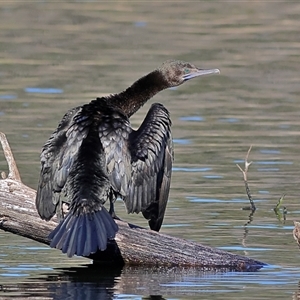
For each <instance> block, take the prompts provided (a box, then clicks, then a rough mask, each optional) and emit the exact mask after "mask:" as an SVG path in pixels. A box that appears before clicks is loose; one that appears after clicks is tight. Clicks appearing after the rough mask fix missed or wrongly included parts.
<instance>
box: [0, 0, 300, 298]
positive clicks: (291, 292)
mask: <svg viewBox="0 0 300 300" xmlns="http://www.w3.org/2000/svg"><path fill="white" fill-rule="evenodd" d="M299 15H300V4H299V3H297V2H271V1H269V2H267V1H265V2H261V3H260V2H252V1H249V2H240V3H238V2H225V1H222V2H221V1H219V2H217V1H207V2H204V1H193V2H189V1H182V2H171V1H165V2H152V3H151V2H144V1H143V2H133V1H118V2H117V1H115V2H102V3H93V2H81V3H75V2H68V3H60V2H52V3H51V2H50V1H35V2H29V1H27V2H25V1H24V2H21V1H18V2H17V1H16V2H11V1H6V2H4V1H3V2H1V3H0V130H1V131H3V132H5V133H6V134H7V137H8V139H9V141H10V143H11V146H12V148H13V151H14V154H15V158H16V160H17V163H18V166H19V169H20V173H21V176H22V179H23V181H24V183H26V184H27V185H29V186H31V187H33V188H35V187H36V185H37V180H38V174H39V152H40V149H41V147H42V145H43V144H44V142H45V141H46V140H47V139H48V137H49V135H50V133H51V132H52V131H53V130H54V129H55V127H56V126H57V123H58V122H59V120H60V119H61V117H62V115H63V114H64V112H66V111H67V110H68V109H70V108H71V107H74V106H77V105H79V104H82V103H86V102H88V101H89V100H91V99H93V98H95V97H96V96H101V95H107V94H109V93H114V92H119V91H121V90H123V89H125V88H126V87H127V86H129V85H130V84H131V83H132V82H133V81H134V80H136V79H138V78H139V77H141V76H142V75H144V74H145V73H147V72H149V71H152V70H153V69H154V68H156V67H158V66H159V65H160V64H161V63H162V62H163V61H165V60H167V59H170V58H175V59H181V60H187V61H190V62H193V63H194V64H196V65H197V66H199V67H203V68H219V69H220V70H221V75H219V76H214V77H207V78H203V79H199V80H198V81H197V80H194V81H192V82H189V83H187V84H185V85H183V86H180V87H178V88H176V89H170V90H167V91H164V92H162V93H160V94H159V95H157V96H156V97H155V98H154V100H152V101H150V102H149V103H148V104H147V105H145V107H144V108H143V109H141V110H140V111H139V112H138V113H137V114H136V115H135V116H134V117H133V118H132V123H133V125H134V126H138V125H139V124H140V122H141V121H142V119H143V117H144V115H145V113H146V111H147V110H148V109H149V105H150V104H151V103H153V101H155V102H162V103H163V104H164V105H166V106H167V107H168V109H169V110H170V112H171V116H172V120H173V136H174V138H175V164H174V173H173V178H172V179H173V180H172V187H171V192H170V200H169V204H168V208H167V213H166V217H165V222H164V226H163V227H162V232H164V233H166V234H170V235H173V236H178V237H182V238H186V239H190V240H194V241H197V242H200V243H203V244H206V245H210V246H214V247H219V248H221V249H225V250H227V251H230V252H233V253H238V254H242V255H246V256H249V257H251V258H254V259H258V260H260V261H264V262H266V263H268V264H269V266H268V267H266V268H264V269H262V270H260V271H258V272H255V273H226V272H219V273H215V272H209V271H205V272H204V271H200V270H194V269H149V268H131V267H126V268H124V269H123V270H118V269H111V268H108V269H106V268H102V269H99V267H98V268H97V267H95V266H93V265H92V264H91V263H90V261H88V260H85V259H81V258H73V259H67V258H66V256H64V255H62V254H60V253H59V251H56V250H52V249H49V248H48V247H46V246H44V245H41V244H38V243H35V242H32V241H30V240H27V239H24V238H21V237H18V236H15V235H12V234H9V233H5V232H0V298H1V299H6V298H10V297H14V298H18V297H19V298H22V299H23V298H26V297H29V298H32V299H141V298H143V299H200V298H201V299H206V298H213V299H271V298H272V299H300V291H299V280H300V269H299V264H300V259H299V257H300V253H299V249H298V247H297V245H296V243H295V241H294V240H293V236H292V229H293V220H299V219H300V205H299V162H300V158H299V154H298V153H299V126H300V118H299V115H300V114H299V94H300V85H299V77H300V75H299V74H300V40H299V28H300V18H299ZM250 145H253V148H252V151H251V154H250V158H249V160H253V164H252V165H251V167H250V170H249V174H248V178H249V185H250V189H251V192H252V195H253V198H254V200H255V204H256V206H257V211H256V213H255V214H254V216H253V220H252V222H251V223H250V224H247V225H246V226H245V224H246V223H247V222H248V221H249V219H248V216H249V214H250V212H249V211H247V210H242V208H243V207H245V206H248V205H249V201H248V199H247V196H246V194H245V189H244V183H243V179H242V174H241V172H240V171H239V170H238V168H237V167H236V163H239V164H241V165H243V159H244V158H245V155H246V152H247V150H248V148H249V146H250ZM0 169H1V170H5V169H6V163H5V161H4V158H3V155H2V153H1V154H0ZM283 194H286V196H285V198H284V203H283V205H284V206H286V208H287V211H288V214H287V216H286V221H285V222H284V221H283V220H279V219H278V218H277V217H276V216H275V214H274V211H273V208H274V207H275V205H276V203H277V201H278V199H279V198H280V197H281V196H282V195H283ZM117 213H118V215H119V216H120V217H121V218H123V219H125V220H128V221H131V222H134V223H136V224H138V225H141V226H145V225H146V222H145V220H143V218H142V217H141V216H136V215H133V216H128V215H127V214H126V212H125V209H124V207H123V204H122V203H119V204H118V207H117ZM150 295H156V296H150ZM159 295H161V297H160V296H159Z"/></svg>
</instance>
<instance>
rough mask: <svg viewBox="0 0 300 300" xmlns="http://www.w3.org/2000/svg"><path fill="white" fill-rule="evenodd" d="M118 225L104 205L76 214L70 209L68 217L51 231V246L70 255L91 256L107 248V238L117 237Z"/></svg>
mask: <svg viewBox="0 0 300 300" xmlns="http://www.w3.org/2000/svg"><path fill="white" fill-rule="evenodd" d="M117 231H118V225H117V224H116V223H115V221H114V220H113V218H112V217H111V216H110V214H109V213H108V211H107V210H106V209H105V208H104V207H102V208H101V209H100V210H98V211H96V212H92V213H81V214H79V215H75V214H73V213H72V211H70V212H69V213H68V215H67V216H66V218H65V219H64V220H63V221H61V222H60V223H59V225H58V226H57V227H56V228H55V229H54V230H53V231H52V232H51V233H50V235H49V239H51V243H50V246H51V247H52V248H57V249H60V250H62V252H63V253H67V255H68V256H69V257H72V256H73V255H74V254H76V255H78V256H89V255H90V254H92V253H95V252H96V251H98V250H102V251H103V250H105V249H106V247H107V240H108V239H112V238H114V237H115V234H116V232H117Z"/></svg>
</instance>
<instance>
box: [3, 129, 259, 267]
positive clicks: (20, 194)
mask: <svg viewBox="0 0 300 300" xmlns="http://www.w3.org/2000/svg"><path fill="white" fill-rule="evenodd" d="M0 140H1V142H2V147H3V149H4V154H5V157H6V158H7V162H8V165H9V174H8V177H7V178H5V175H4V174H2V178H3V179H0V229H2V230H6V231H9V232H12V233H15V234H18V235H20V236H24V237H27V238H29V239H32V240H35V241H38V242H41V243H44V244H47V245H49V240H48V239H47V236H48V235H49V233H50V232H51V231H52V230H53V229H54V228H55V226H56V225H57V221H56V219H55V218H54V219H53V220H51V221H49V222H46V221H43V220H41V219H40V217H39V216H38V213H37V211H36V209H35V203H34V202H35V201H34V199H35V194H36V192H35V191H34V190H33V189H31V188H29V187H28V186H26V185H24V184H23V183H22V182H21V179H20V176H19V173H18V170H17V167H16V165H15V163H14V159H13V155H12V153H11V151H10V149H9V145H8V143H7V142H6V139H5V135H4V134H1V133H0ZM116 222H117V223H118V226H119V231H118V233H117V235H116V238H115V240H113V241H111V242H110V243H109V245H108V248H107V249H106V251H103V252H101V251H99V252H97V253H95V254H93V255H91V256H90V258H92V259H94V260H95V261H99V262H101V263H110V264H111V263H115V264H123V263H126V264H132V265H153V266H193V267H201V268H205V269H222V270H224V269H227V270H240V271H242V270H248V271H250V270H257V269H260V268H261V267H263V266H264V263H262V262H259V261H256V260H252V259H250V258H247V257H243V256H240V255H235V254H232V253H228V252H225V251H222V250H219V249H216V248H211V247H208V246H203V245H200V244H197V243H194V242H191V241H187V240H183V239H180V238H176V237H171V236H167V235H164V234H161V233H157V232H154V231H151V230H147V229H143V228H139V227H136V226H134V225H130V224H127V223H125V222H122V221H116Z"/></svg>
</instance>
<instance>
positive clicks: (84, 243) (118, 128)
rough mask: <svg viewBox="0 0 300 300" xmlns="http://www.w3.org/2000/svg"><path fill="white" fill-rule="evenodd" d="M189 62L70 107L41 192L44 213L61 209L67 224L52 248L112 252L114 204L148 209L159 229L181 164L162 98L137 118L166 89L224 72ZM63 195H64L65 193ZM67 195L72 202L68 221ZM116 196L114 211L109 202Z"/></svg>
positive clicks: (48, 157) (44, 157) (54, 140)
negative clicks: (137, 121) (175, 167)
mask: <svg viewBox="0 0 300 300" xmlns="http://www.w3.org/2000/svg"><path fill="white" fill-rule="evenodd" d="M218 73H219V70H218V69H211V70H203V69H199V68H196V67H195V66H194V65H192V64H190V63H186V62H182V61H167V62H165V63H163V64H162V66H161V67H160V68H158V69H156V70H154V71H153V72H151V73H149V74H148V75H146V76H144V77H142V78H140V79H139V80H137V81H136V82H135V83H133V85H132V86H130V87H129V88H127V89H126V90H125V91H123V92H121V93H119V94H113V95H109V96H107V97H101V98H97V99H95V100H93V101H91V102H90V103H88V104H85V105H83V106H78V107H75V108H73V109H71V110H69V111H68V112H67V113H66V114H65V115H64V117H63V119H62V120H61V122H60V123H59V125H58V128H57V129H56V130H55V131H54V133H53V134H52V135H51V137H50V139H49V140H48V141H47V142H46V144H45V145H44V147H43V149H42V152H41V164H42V168H41V174H40V179H39V184H38V189H37V195H36V207H37V210H38V213H39V215H40V217H41V218H42V219H44V220H50V219H51V218H52V217H53V216H54V214H55V213H56V214H57V216H58V217H59V218H61V219H62V220H61V221H60V223H59V225H58V226H57V227H56V228H55V229H54V231H52V232H51V233H50V235H49V239H51V244H50V246H51V247H54V248H58V249H61V250H62V252H63V253H67V255H68V256H69V257H71V256H73V255H74V254H76V255H78V256H88V255H90V254H92V253H95V252H96V251H97V250H105V249H106V247H107V241H108V239H113V238H114V237H115V234H116V232H117V231H118V226H117V224H116V223H115V221H114V220H113V218H114V217H116V216H115V212H114V202H115V200H116V198H117V197H120V198H122V199H123V201H124V202H125V205H126V208H127V211H128V213H139V212H142V213H143V215H144V217H145V218H146V219H147V220H149V226H150V228H151V229H152V230H156V231H159V229H160V227H161V224H162V221H163V218H164V214H165V209H166V205H167V200H168V195H169V189H170V179H171V171H172V161H173V147H172V137H171V120H170V117H169V112H168V110H167V109H166V108H165V107H164V106H163V105H162V104H159V103H155V104H153V105H152V106H151V108H150V110H149V111H148V113H147V115H146V118H145V120H144V121H143V123H142V124H141V126H140V128H139V129H138V130H134V129H132V127H131V125H130V121H129V118H130V117H131V116H132V115H133V114H134V113H135V112H137V110H138V109H139V108H140V107H141V106H142V105H144V104H145V103H146V101H147V100H149V99H150V98H151V97H153V96H154V95H155V94H157V93H158V92H160V91H162V90H164V89H166V88H169V87H174V86H178V85H180V84H182V83H184V82H185V81H187V80H189V79H192V78H194V77H198V76H202V75H209V74H218ZM61 194H62V195H61ZM63 195H65V196H66V197H67V199H68V200H67V201H66V202H69V203H70V205H69V209H68V213H67V214H66V216H65V218H63V213H62V203H63V201H64V200H63V199H62V197H63ZM107 200H109V201H110V209H109V212H108V211H107V210H106V208H105V207H104V203H105V202H106V201H107Z"/></svg>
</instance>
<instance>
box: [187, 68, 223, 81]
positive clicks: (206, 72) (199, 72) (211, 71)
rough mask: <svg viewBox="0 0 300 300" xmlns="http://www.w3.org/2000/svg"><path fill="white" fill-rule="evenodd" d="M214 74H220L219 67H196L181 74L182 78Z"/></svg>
mask: <svg viewBox="0 0 300 300" xmlns="http://www.w3.org/2000/svg"><path fill="white" fill-rule="evenodd" d="M214 74H220V70H219V69H207V70H204V69H197V70H196V71H193V72H190V73H189V74H185V75H183V79H184V80H189V79H192V78H194V77H198V76H205V75H214Z"/></svg>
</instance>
